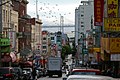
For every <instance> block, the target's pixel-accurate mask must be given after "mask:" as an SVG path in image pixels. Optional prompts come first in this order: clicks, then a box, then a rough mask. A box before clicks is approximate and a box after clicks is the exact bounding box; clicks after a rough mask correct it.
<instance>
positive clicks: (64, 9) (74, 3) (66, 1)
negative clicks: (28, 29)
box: [27, 0, 81, 26]
mask: <svg viewBox="0 0 120 80" xmlns="http://www.w3.org/2000/svg"><path fill="white" fill-rule="evenodd" d="M36 1H37V10H36ZM28 2H29V3H28V5H27V13H28V15H30V16H31V17H36V11H37V13H38V15H39V18H40V19H41V20H42V22H43V25H58V26H59V25H60V16H63V17H64V18H63V20H64V23H63V24H64V25H74V21H75V9H76V8H77V7H79V5H80V2H81V0H28Z"/></svg>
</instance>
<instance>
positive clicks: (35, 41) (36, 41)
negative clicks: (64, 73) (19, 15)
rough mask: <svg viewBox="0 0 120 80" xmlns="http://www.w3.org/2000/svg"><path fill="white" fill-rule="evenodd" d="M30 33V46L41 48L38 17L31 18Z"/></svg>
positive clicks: (40, 25)
mask: <svg viewBox="0 0 120 80" xmlns="http://www.w3.org/2000/svg"><path fill="white" fill-rule="evenodd" d="M31 23H32V29H31V30H32V35H31V38H32V39H31V40H32V42H31V47H32V50H41V31H42V21H41V20H40V19H36V18H32V19H31Z"/></svg>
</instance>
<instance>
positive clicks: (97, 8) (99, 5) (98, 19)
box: [94, 0, 104, 26]
mask: <svg viewBox="0 0 120 80" xmlns="http://www.w3.org/2000/svg"><path fill="white" fill-rule="evenodd" d="M103 8H104V0H94V25H95V26H103Z"/></svg>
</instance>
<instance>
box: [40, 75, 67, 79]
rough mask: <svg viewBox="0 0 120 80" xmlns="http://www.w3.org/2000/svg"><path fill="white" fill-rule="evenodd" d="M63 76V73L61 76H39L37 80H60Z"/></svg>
mask: <svg viewBox="0 0 120 80" xmlns="http://www.w3.org/2000/svg"><path fill="white" fill-rule="evenodd" d="M63 77H65V74H63V75H62V77H57V76H54V77H51V78H50V77H48V76H47V77H41V78H39V79H38V80H62V79H63Z"/></svg>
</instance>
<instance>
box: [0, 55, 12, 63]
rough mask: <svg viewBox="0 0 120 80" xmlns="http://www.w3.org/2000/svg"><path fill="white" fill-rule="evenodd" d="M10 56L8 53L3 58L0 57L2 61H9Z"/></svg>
mask: <svg viewBox="0 0 120 80" xmlns="http://www.w3.org/2000/svg"><path fill="white" fill-rule="evenodd" d="M11 60H12V59H11V57H10V56H9V55H5V56H4V57H3V58H1V61H2V62H11Z"/></svg>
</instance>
